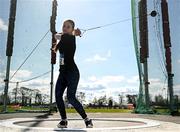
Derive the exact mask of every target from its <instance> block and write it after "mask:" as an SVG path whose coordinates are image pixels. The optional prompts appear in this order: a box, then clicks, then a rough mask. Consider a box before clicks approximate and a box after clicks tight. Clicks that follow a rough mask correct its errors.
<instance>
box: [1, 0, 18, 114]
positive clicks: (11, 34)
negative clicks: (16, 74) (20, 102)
mask: <svg viewBox="0 0 180 132" xmlns="http://www.w3.org/2000/svg"><path fill="white" fill-rule="evenodd" d="M16 5H17V0H11V7H10V14H9V25H8V37H7V47H6V56H7V68H6V78H5V80H4V82H5V88H4V101H3V103H4V108H3V111H4V112H7V97H8V88H9V73H10V64H11V56H12V53H13V40H14V25H15V17H16Z"/></svg>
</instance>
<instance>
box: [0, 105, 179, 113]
mask: <svg viewBox="0 0 180 132" xmlns="http://www.w3.org/2000/svg"><path fill="white" fill-rule="evenodd" d="M2 110H3V105H0V112H2ZM7 110H8V112H10V113H11V112H16V110H32V111H33V110H35V111H38V110H39V111H46V110H49V109H48V108H36V107H30V106H22V107H21V108H20V109H15V108H12V107H10V106H9V105H8V106H7ZM85 111H86V112H87V113H131V112H132V111H133V110H129V109H107V108H101V109H100V108H97V109H95V108H85ZM156 111H157V113H159V114H167V113H169V109H165V108H164V109H160V108H156ZM66 112H67V113H76V110H75V109H74V108H68V109H66ZM179 112H180V109H179Z"/></svg>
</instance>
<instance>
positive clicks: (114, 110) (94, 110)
mask: <svg viewBox="0 0 180 132" xmlns="http://www.w3.org/2000/svg"><path fill="white" fill-rule="evenodd" d="M66 111H67V112H68V113H76V110H75V109H66ZM85 111H86V112H87V113H130V112H132V110H128V109H100V108H98V109H93V108H89V109H85Z"/></svg>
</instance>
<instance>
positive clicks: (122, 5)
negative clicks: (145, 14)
mask: <svg viewBox="0 0 180 132" xmlns="http://www.w3.org/2000/svg"><path fill="white" fill-rule="evenodd" d="M130 2H131V1H130V0H76V1H74V0H58V15H57V21H56V23H57V24H56V29H57V31H58V32H61V26H62V23H63V21H64V20H66V19H72V20H74V21H75V23H76V27H78V28H81V29H86V28H91V27H96V26H99V25H104V24H108V23H112V22H115V21H118V20H123V19H126V18H131V5H130V4H131V3H130ZM0 9H1V11H0V20H1V21H0V22H1V25H3V26H4V27H2V29H1V30H0V40H1V42H0V46H1V48H0V53H1V62H3V63H1V73H3V71H4V70H5V65H6V59H5V58H4V57H5V45H6V38H7V23H8V17H9V0H0ZM50 16H51V1H50V0H36V1H35V0H18V3H17V14H16V22H15V23H16V25H15V34H14V37H15V39H14V52H13V56H12V61H11V73H13V72H14V71H15V70H16V69H17V68H18V67H19V65H20V64H21V63H22V61H23V60H24V59H25V57H26V56H27V55H28V54H29V53H30V51H31V50H32V49H33V48H34V46H36V44H37V42H38V41H39V40H40V38H41V37H42V36H43V35H44V34H45V33H46V32H47V31H48V29H49V27H50V26H49V24H50V22H49V21H50ZM50 46H51V33H49V34H48V35H47V37H46V38H45V39H44V40H43V42H42V43H41V44H40V46H39V47H38V48H37V49H36V51H35V52H34V53H33V55H32V56H31V57H30V58H29V59H28V61H27V62H26V63H25V65H23V67H22V68H21V70H20V71H19V72H18V74H17V75H16V76H15V77H14V78H13V79H14V81H19V80H24V79H28V78H31V77H34V76H36V75H39V74H41V73H44V72H46V71H49V70H50V66H51V65H50ZM75 60H76V63H77V65H78V67H79V69H80V73H81V80H80V83H79V88H78V91H83V92H85V93H86V96H87V100H89V101H90V100H91V99H92V96H93V97H95V96H98V97H99V96H102V95H104V94H106V95H107V96H113V97H114V98H115V99H116V100H117V97H118V96H117V95H118V94H120V93H122V92H124V93H137V91H138V76H137V75H138V71H137V65H136V58H135V52H134V44H133V36H132V24H131V21H127V22H123V23H120V24H117V25H112V26H109V27H105V28H101V29H97V30H93V31H88V32H86V33H85V34H84V35H83V36H82V37H81V38H79V37H77V50H76V55H75ZM58 68H59V65H58V58H57V64H56V65H55V81H54V82H56V78H57V76H58V74H59V72H58ZM152 71H153V70H152ZM157 71H158V69H157ZM3 75H4V74H1V78H3V77H2V76H3ZM153 75H155V74H154V73H153ZM152 77H153V79H154V80H155V82H157V83H160V84H158V86H159V85H160V86H161V87H162V80H163V79H162V80H161V79H160V80H158V79H157V76H152ZM12 81H13V80H12ZM49 82H50V75H47V76H44V77H42V78H39V79H37V80H34V81H31V82H28V83H22V84H20V86H27V87H29V88H38V89H40V90H41V91H43V92H44V93H48V92H49V89H50V86H49ZM14 87H15V86H14V85H13V84H11V85H10V88H14ZM2 88H3V84H1V90H2Z"/></svg>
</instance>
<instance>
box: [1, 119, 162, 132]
mask: <svg viewBox="0 0 180 132" xmlns="http://www.w3.org/2000/svg"><path fill="white" fill-rule="evenodd" d="M58 123H59V118H46V119H38V118H13V119H8V120H3V121H1V122H0V131H2V132H12V131H13V132H17V131H18V132H19V131H33V132H42V131H43V132H47V131H71V132H74V131H77V132H101V131H103V132H111V131H119V130H131V129H140V128H147V127H155V126H159V125H160V123H159V122H157V121H153V120H148V119H141V118H94V119H93V124H94V128H85V125H84V121H83V120H82V119H74V118H71V119H68V128H64V129H61V128H57V127H56V125H57V124H58Z"/></svg>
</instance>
